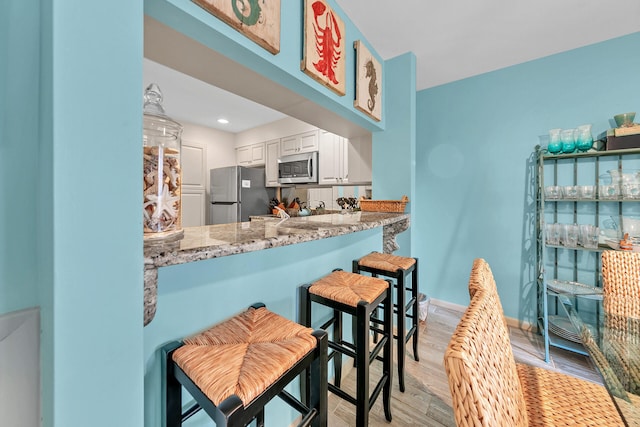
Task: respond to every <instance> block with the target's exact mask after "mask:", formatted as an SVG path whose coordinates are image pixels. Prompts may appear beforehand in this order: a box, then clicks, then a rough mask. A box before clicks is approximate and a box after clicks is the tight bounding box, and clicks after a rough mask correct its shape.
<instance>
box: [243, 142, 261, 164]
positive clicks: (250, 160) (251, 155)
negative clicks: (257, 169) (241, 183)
mask: <svg viewBox="0 0 640 427" xmlns="http://www.w3.org/2000/svg"><path fill="white" fill-rule="evenodd" d="M264 151H265V144H264V142H259V143H257V144H252V145H245V146H243V147H238V148H236V163H237V164H238V166H262V165H264V164H265V152H264Z"/></svg>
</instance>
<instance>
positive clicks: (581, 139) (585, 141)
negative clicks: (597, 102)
mask: <svg viewBox="0 0 640 427" xmlns="http://www.w3.org/2000/svg"><path fill="white" fill-rule="evenodd" d="M575 140H576V148H577V149H578V151H580V152H582V153H585V152H587V151H589V150H590V149H591V147H593V136H592V135H591V125H582V126H578V127H577V128H576V133H575Z"/></svg>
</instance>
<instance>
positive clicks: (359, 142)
mask: <svg viewBox="0 0 640 427" xmlns="http://www.w3.org/2000/svg"><path fill="white" fill-rule="evenodd" d="M348 151H349V154H348V157H349V182H350V183H351V184H354V183H360V184H362V183H370V182H371V164H372V162H371V159H372V154H373V153H372V149H371V138H370V137H368V138H367V137H356V138H352V139H349V147H348Z"/></svg>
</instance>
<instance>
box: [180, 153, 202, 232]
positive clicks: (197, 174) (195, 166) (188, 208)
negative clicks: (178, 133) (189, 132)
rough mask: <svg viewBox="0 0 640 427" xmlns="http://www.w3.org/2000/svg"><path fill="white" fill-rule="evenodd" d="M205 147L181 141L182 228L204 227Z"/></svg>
mask: <svg viewBox="0 0 640 427" xmlns="http://www.w3.org/2000/svg"><path fill="white" fill-rule="evenodd" d="M206 160H207V147H206V145H204V144H201V143H199V142H195V141H182V151H181V153H180V162H181V163H182V202H181V203H182V226H183V227H198V226H201V225H205V222H206V220H205V218H206V216H205V213H206V179H207V178H206V177H207V174H206Z"/></svg>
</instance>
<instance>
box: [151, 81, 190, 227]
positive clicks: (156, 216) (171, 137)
mask: <svg viewBox="0 0 640 427" xmlns="http://www.w3.org/2000/svg"><path fill="white" fill-rule="evenodd" d="M143 127H144V132H143V179H142V182H143V202H142V203H143V205H142V215H143V228H144V235H145V238H146V237H148V236H156V237H163V238H164V237H169V236H174V235H175V234H177V233H181V232H182V224H181V222H182V215H181V196H182V168H181V166H180V148H181V147H180V145H181V136H182V125H180V124H179V123H178V122H176V121H174V120H172V119H171V118H169V117H168V116H167V115H166V114H165V112H164V108H163V107H162V92H161V91H160V88H159V87H158V85H156V84H155V83H152V84H150V85H149V86H148V87H147V89H146V90H145V93H144V125H143Z"/></svg>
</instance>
